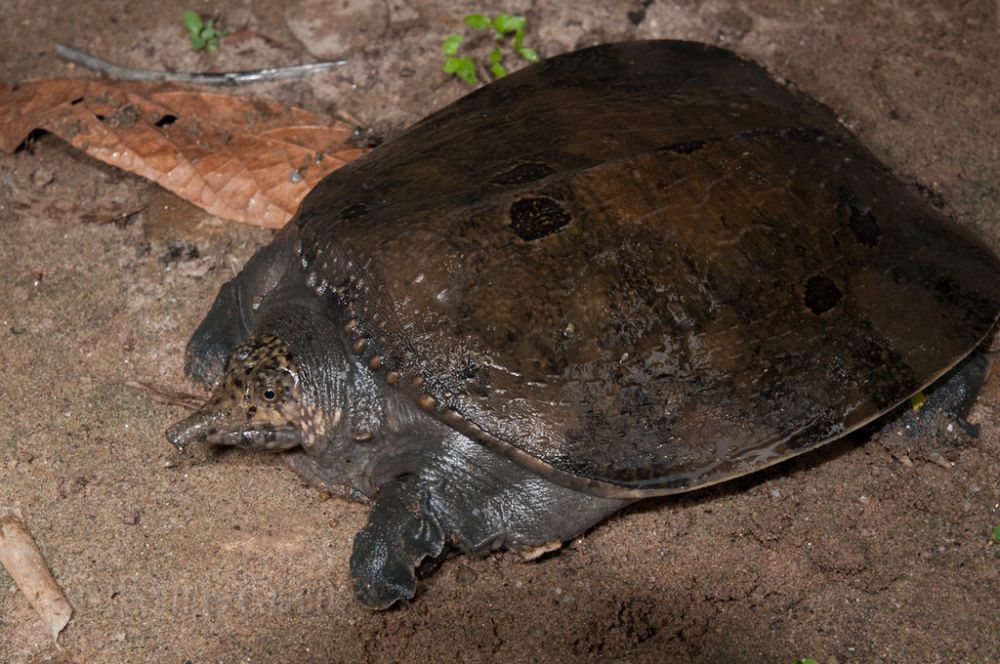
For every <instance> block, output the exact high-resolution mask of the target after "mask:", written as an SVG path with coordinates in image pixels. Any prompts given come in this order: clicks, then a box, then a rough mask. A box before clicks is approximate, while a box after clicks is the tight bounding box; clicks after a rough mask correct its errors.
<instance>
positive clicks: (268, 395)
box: [261, 387, 278, 401]
mask: <svg viewBox="0 0 1000 664" xmlns="http://www.w3.org/2000/svg"><path fill="white" fill-rule="evenodd" d="M261 396H263V397H264V401H274V398H275V397H276V396H278V395H277V394H275V393H274V390H272V389H271V388H270V387H269V388H267V389H266V390H264V394H263V395H261Z"/></svg>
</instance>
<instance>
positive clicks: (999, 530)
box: [993, 523, 1000, 544]
mask: <svg viewBox="0 0 1000 664" xmlns="http://www.w3.org/2000/svg"><path fill="white" fill-rule="evenodd" d="M993 543H994V544H1000V523H998V524H997V525H995V526H993Z"/></svg>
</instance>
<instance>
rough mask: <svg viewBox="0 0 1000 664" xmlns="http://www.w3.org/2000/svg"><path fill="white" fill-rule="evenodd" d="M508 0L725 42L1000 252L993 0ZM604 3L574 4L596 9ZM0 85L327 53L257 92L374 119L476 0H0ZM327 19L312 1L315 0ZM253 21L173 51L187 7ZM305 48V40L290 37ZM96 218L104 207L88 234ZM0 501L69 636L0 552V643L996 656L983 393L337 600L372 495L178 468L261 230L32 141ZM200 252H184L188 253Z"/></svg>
mask: <svg viewBox="0 0 1000 664" xmlns="http://www.w3.org/2000/svg"><path fill="white" fill-rule="evenodd" d="M582 4H585V3H571V2H557V1H555V0H536V1H535V2H527V1H523V0H512V1H511V2H510V3H509V4H505V5H503V6H502V8H503V9H505V10H507V11H512V12H524V13H526V14H527V16H528V17H529V37H528V44H530V45H533V46H535V47H536V48H537V49H538V50H539V51H540V52H541V53H542V54H543V55H554V54H556V53H559V52H562V51H566V50H571V49H572V48H574V47H576V46H584V45H590V44H594V43H599V42H604V41H613V40H622V39H631V38H648V37H674V38H685V39H697V40H702V41H706V42H709V43H716V44H724V45H727V46H729V47H732V48H733V49H735V50H737V51H739V52H740V53H743V54H745V55H748V56H752V57H755V58H757V59H759V60H760V61H762V62H763V63H765V64H766V65H767V66H768V67H769V68H771V70H772V71H773V72H775V73H776V74H778V75H780V76H782V77H785V78H787V79H789V80H792V81H795V82H796V83H797V84H798V85H799V86H801V87H802V88H804V89H806V90H808V91H809V92H811V93H812V94H813V95H815V96H816V97H817V98H819V99H820V100H822V101H824V102H825V103H827V104H829V105H831V106H832V107H833V108H834V109H836V110H837V112H838V113H839V114H840V115H841V117H842V118H843V121H844V122H845V123H846V124H847V125H848V126H850V127H851V128H852V129H853V130H855V131H856V132H857V133H858V134H859V135H860V136H861V137H862V139H863V141H864V142H865V143H867V144H868V145H869V146H870V147H871V148H872V149H873V150H874V152H875V153H876V154H877V155H879V156H880V157H881V158H882V159H883V160H884V161H885V162H886V163H887V164H889V165H890V166H891V167H892V168H893V169H895V170H896V171H897V172H898V173H899V174H900V176H901V177H902V178H904V179H905V180H906V181H908V182H911V183H913V184H914V186H919V187H921V188H922V189H923V190H924V191H925V192H927V193H928V194H929V195H930V196H931V197H932V199H933V200H934V201H935V202H936V203H937V204H939V205H943V206H944V209H945V210H946V211H947V212H948V213H949V214H952V215H954V216H955V217H957V218H958V219H960V220H961V221H962V222H963V223H966V224H968V225H969V226H972V227H975V228H976V229H977V230H978V231H979V232H980V233H982V234H983V235H984V236H985V237H986V238H987V239H988V240H989V241H990V242H991V243H992V244H993V245H994V246H997V247H998V248H1000V32H998V19H997V7H996V6H995V5H994V3H993V2H990V1H989V0H981V1H978V2H977V1H960V0H936V1H935V0H926V1H923V0H877V1H874V2H865V1H862V0H839V1H838V0H826V1H822V2H821V1H816V2H807V1H804V0H780V1H771V0H742V1H739V2H727V1H724V0H706V1H705V2H699V1H697V0H674V1H673V2H669V1H666V0H653V1H652V2H650V1H649V0H645V1H643V2H608V3H601V4H602V5H603V7H602V8H601V9H599V10H597V9H586V8H580V7H579V6H578V5H582ZM595 4H596V3H595ZM3 5H4V6H3V11H2V15H0V79H2V80H6V81H15V80H23V79H28V78H34V77H49V76H66V75H69V76H85V75H87V74H86V72H84V71H81V70H79V69H73V68H70V67H68V66H67V65H66V64H65V63H63V62H61V61H59V60H58V59H56V57H55V56H54V55H53V53H52V51H53V47H54V44H55V43H56V42H61V41H64V42H71V43H73V44H75V45H77V46H80V47H83V48H86V49H88V50H90V51H92V52H95V53H97V54H100V55H102V56H104V57H107V58H110V59H112V60H114V61H117V62H119V63H122V64H128V65H132V66H144V67H153V68H180V69H203V70H209V69H243V68H252V67H260V66H267V65H282V64H291V63H294V62H299V61H303V60H310V59H314V58H315V57H317V56H320V57H323V56H331V57H335V56H339V55H341V54H344V55H346V56H347V58H348V63H347V64H346V65H345V66H344V67H342V68H341V69H340V70H338V71H337V72H335V73H332V74H328V75H323V76H317V77H313V78H309V79H302V80H296V81H290V82H289V81H286V82H282V83H272V84H267V85H259V86H256V87H254V88H251V90H252V91H254V92H257V93H258V94H265V95H270V96H273V97H276V98H279V99H282V100H285V101H290V102H294V103H298V104H301V105H305V106H307V107H308V108H310V109H312V110H317V111H321V112H325V113H330V114H333V113H339V114H341V115H342V116H344V117H349V118H352V119H354V120H355V121H356V122H358V123H360V124H362V125H363V126H365V127H368V128H370V129H371V135H372V136H373V137H378V136H385V135H389V134H391V133H392V132H395V131H398V130H399V129H401V128H402V127H404V126H405V125H407V124H409V123H411V122H413V121H415V120H417V119H418V118H420V117H421V116H423V115H424V114H426V113H427V112H429V111H431V110H433V109H435V108H437V107H440V106H442V105H444V104H445V103H447V102H448V101H451V100H453V99H455V98H457V97H458V96H460V95H462V94H463V93H464V92H465V91H466V88H465V87H464V86H463V85H462V84H461V83H459V82H457V81H449V80H447V79H446V77H445V76H444V75H442V74H441V73H440V72H439V67H440V61H441V57H440V54H439V45H440V40H441V39H442V38H443V37H444V36H445V35H446V34H447V33H449V32H452V31H454V30H456V29H458V28H459V27H460V25H459V22H460V18H461V16H462V15H463V14H464V13H466V11H469V10H474V9H477V8H479V7H478V6H477V5H474V4H473V3H471V2H465V1H461V2H442V1H438V0H435V1H431V2H424V3H418V2H417V1H416V0H386V1H385V2H361V0H337V2H329V3H321V2H318V1H315V0H301V1H300V2H298V3H293V4H292V5H290V6H289V7H288V8H287V9H286V8H285V7H284V5H283V4H282V3H279V2H277V1H276V0H245V1H243V2H224V1H222V0H220V1H219V2H217V3H214V4H211V3H204V2H202V1H201V0H185V1H184V2H180V1H175V0H161V1H160V2H156V3H152V2H144V3H129V2H125V1H123V0H122V1H118V0H95V1H93V2H88V3H79V2H72V3H71V2H68V1H64V2H51V3H45V2H42V3H39V2H28V1H27V0H6V1H5V2H4V3H3ZM324 5H326V6H324ZM188 6H191V7H194V8H196V9H198V10H201V11H203V12H217V13H219V14H221V15H222V16H223V17H224V20H225V21H226V22H227V23H228V24H229V25H231V26H234V27H247V28H248V29H250V30H252V31H256V32H257V33H259V34H262V35H265V36H266V37H268V38H269V39H268V40H265V39H261V38H251V39H249V40H245V41H243V42H240V43H239V44H235V45H227V46H226V47H225V48H224V49H223V50H222V51H221V52H220V53H219V54H218V55H216V56H209V55H200V54H194V53H192V52H191V51H190V49H189V47H188V45H187V44H186V41H185V37H184V35H183V29H182V27H181V26H180V22H179V16H180V13H181V10H182V9H184V8H185V7H188ZM300 38H301V41H300ZM112 219H117V220H118V222H117V223H102V222H108V221H109V220H112ZM0 232H2V234H0V284H2V289H0V323H2V327H0V339H2V342H0V355H2V361H0V505H19V506H20V508H21V509H22V511H23V512H24V514H25V517H26V520H27V522H28V525H29V527H30V528H31V530H32V531H33V533H34V534H35V536H36V537H37V539H38V542H39V544H40V546H41V547H42V549H43V551H44V552H45V555H46V556H47V558H48V561H49V563H50V564H51V567H52V569H53V570H54V571H55V574H56V576H57V577H58V580H59V582H60V584H61V585H62V587H63V588H64V589H65V591H66V593H67V595H68V596H69V598H70V601H71V602H72V603H73V605H74V607H75V609H76V614H75V617H74V619H73V621H72V622H71V623H70V625H69V627H68V628H67V630H66V631H65V633H64V635H63V637H62V645H63V648H64V649H63V650H57V649H56V648H55V647H54V646H53V645H52V643H51V641H50V640H49V639H48V638H47V635H46V633H45V630H44V628H43V627H42V625H41V623H40V621H39V620H38V619H37V618H36V616H35V615H34V614H33V613H32V611H31V609H30V608H29V606H28V603H27V601H26V600H25V598H24V597H23V596H22V595H21V594H20V593H19V592H18V591H17V590H16V589H15V588H14V586H13V584H12V582H11V580H10V578H9V577H7V576H6V575H5V574H4V573H3V572H2V571H0V662H5V663H6V662H10V663H14V662H42V661H67V662H69V661H73V662H135V661H161V662H177V663H178V664H180V663H182V662H188V661H190V662H194V663H202V662H242V661H246V662H251V661H257V662H264V661H275V660H277V659H278V658H282V659H283V660H284V661H287V662H391V661H402V660H404V659H405V660H406V661H463V662H479V661H493V660H496V661H515V660H520V661H580V662H588V661H594V662H596V661H637V662H789V663H790V662H792V661H793V660H794V659H796V658H799V657H813V658H815V659H817V660H818V661H819V662H821V663H822V664H834V663H836V662H839V663H841V664H843V663H846V662H991V661H997V658H998V657H1000V558H998V555H997V554H998V550H1000V547H998V546H997V545H993V544H991V543H990V528H991V527H992V526H993V525H994V524H997V523H1000V509H998V503H1000V487H998V478H1000V410H998V406H997V395H998V393H1000V392H998V390H1000V388H998V384H997V379H996V378H994V380H993V381H991V382H990V383H989V384H988V385H987V387H986V390H985V392H984V393H983V395H982V396H981V398H980V400H979V404H978V405H977V407H976V409H975V410H974V411H973V415H972V419H973V420H975V421H978V422H979V423H981V424H982V434H981V435H980V436H979V437H978V438H975V439H971V438H969V437H967V436H964V435H959V434H957V433H952V434H948V433H947V431H941V432H939V433H936V434H932V435H922V436H909V435H905V434H904V432H903V431H902V429H901V428H900V427H899V426H898V425H897V426H894V427H890V429H889V430H888V431H884V432H883V433H882V434H881V435H874V436H872V435H866V436H855V437H853V438H851V439H850V440H845V441H841V442H838V443H836V444H833V445H831V446H829V447H828V448H826V449H824V450H821V451H819V452H818V453H815V454H811V455H809V456H807V457H805V458H802V459H798V460H794V461H792V462H790V463H786V464H783V465H781V466H779V467H777V468H773V469H771V470H769V471H767V472H764V473H761V474H758V475H755V476H753V477H750V478H745V479H743V480H740V481H737V482H734V483H731V484H730V485H727V486H722V487H717V488H713V489H711V490H707V491H702V492H698V493H696V494H692V495H689V496H686V497H680V498H673V499H660V500H655V501H649V502H647V503H643V504H641V505H639V506H636V507H635V508H634V509H629V510H627V511H626V512H625V513H623V514H621V515H619V516H617V517H615V518H614V519H611V520H610V521H608V522H606V523H605V524H603V525H601V526H599V527H597V528H596V529H594V530H593V531H592V532H590V533H589V534H587V535H586V536H585V537H581V538H579V539H578V540H576V541H574V542H572V543H570V544H569V545H568V546H567V547H566V548H565V549H564V550H563V551H562V552H560V553H558V554H556V555H552V556H548V557H546V558H544V559H542V560H540V561H538V562H534V563H525V562H522V561H521V560H520V558H519V557H518V556H516V555H512V554H497V555H492V556H489V557H487V558H485V559H470V558H464V557H462V558H455V559H451V560H448V561H446V562H444V563H443V564H442V565H441V566H440V567H439V568H438V569H436V570H435V571H434V572H433V573H432V574H430V575H428V576H427V578H425V579H424V580H423V581H422V585H421V587H420V594H419V596H418V598H417V600H416V601H415V602H413V603H412V604H411V605H409V606H406V607H404V608H401V609H398V610H392V611H388V612H384V613H372V612H370V611H368V610H366V609H364V608H362V607H361V606H359V605H358V604H357V603H356V602H355V600H354V598H353V596H352V593H351V591H350V588H351V583H350V579H349V576H348V564H347V563H348V556H349V554H350V548H351V539H352V536H353V533H354V532H355V531H356V530H357V529H358V528H359V527H360V526H361V525H362V524H363V522H364V519H365V508H364V507H363V506H360V505H355V504H348V503H346V502H344V501H342V500H339V499H329V497H327V496H325V495H324V494H322V493H321V492H319V491H317V490H315V489H311V488H308V487H306V486H304V485H303V484H302V482H301V481H300V480H299V479H298V478H297V477H296V476H295V475H293V474H292V473H291V472H290V471H288V470H287V469H286V468H285V467H284V465H283V464H282V462H281V461H280V460H279V459H277V458H274V457H266V456H257V455H251V454H244V453H241V452H238V451H230V452H225V453H219V454H212V455H209V454H202V455H196V456H194V457H185V456H182V455H180V454H179V453H177V452H175V451H174V450H173V449H172V448H171V447H170V446H169V445H168V444H167V443H166V441H165V440H164V438H163V434H162V431H163V429H164V428H165V427H166V426H167V425H168V424H169V423H170V422H171V421H173V420H174V419H176V418H178V417H179V416H180V415H181V414H182V413H181V411H180V410H179V409H177V408H172V407H168V406H163V405H157V404H156V403H153V402H151V401H150V400H149V399H148V398H147V396H146V395H145V394H143V393H142V392H139V391H136V390H134V389H131V388H129V387H127V386H126V385H125V382H126V381H131V380H143V381H150V382H153V383H157V384H161V385H164V386H168V387H172V388H174V389H180V390H191V389H194V388H193V386H192V385H191V384H190V383H188V382H187V380H186V379H185V378H184V377H183V375H182V371H181V367H182V361H183V357H182V356H183V348H184V344H185V342H186V340H187V338H188V336H189V335H190V333H191V332H192V330H193V329H194V327H195V325H196V324H197V322H198V321H199V319H200V317H201V316H202V315H203V314H204V312H205V311H206V310H207V308H208V306H209V305H210V303H211V299H212V298H213V297H214V293H215V291H216V290H217V289H218V287H219V285H220V284H221V283H223V282H224V281H225V280H227V279H229V278H231V276H232V275H233V273H234V270H235V269H237V268H238V266H239V265H240V264H241V263H242V261H244V260H245V259H246V258H247V257H248V256H249V255H250V254H251V253H252V251H253V249H254V247H256V246H258V245H259V244H260V243H263V242H266V241H267V239H268V237H269V236H270V234H269V233H268V232H266V231H261V230H255V229H249V228H240V227H237V226H236V225H234V224H230V223H226V222H221V221H219V220H216V219H213V218H210V217H207V216H206V215H204V214H202V213H200V212H198V211H196V210H189V209H186V208H185V207H183V206H179V205H178V203H177V201H176V199H173V198H171V197H170V196H167V195H164V194H162V193H161V192H160V191H159V190H158V189H157V188H156V187H155V186H153V185H150V184H147V183H145V182H143V181H140V180H138V179H137V178H134V177H132V176H130V175H126V174H123V173H120V172H117V171H115V170H113V169H110V168H107V167H104V166H102V165H100V164H98V163H97V162H95V161H92V160H91V159H89V158H87V157H86V156H83V155H81V154H79V153H77V152H76V151H74V150H72V149H70V148H68V147H67V146H66V145H64V144H62V143H61V142H60V141H58V140H56V139H54V138H52V137H45V138H42V139H41V140H39V141H38V142H37V143H36V144H35V145H34V147H33V149H30V150H23V151H21V152H19V153H18V154H16V155H13V156H5V157H0ZM190 244H193V245H194V246H196V247H197V255H198V257H197V258H192V257H191V252H190V250H189V245H190Z"/></svg>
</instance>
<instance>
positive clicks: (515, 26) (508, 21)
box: [493, 14, 527, 35]
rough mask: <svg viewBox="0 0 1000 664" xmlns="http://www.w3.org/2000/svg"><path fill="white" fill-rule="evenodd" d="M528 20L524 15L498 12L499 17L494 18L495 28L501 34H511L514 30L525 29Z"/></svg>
mask: <svg viewBox="0 0 1000 664" xmlns="http://www.w3.org/2000/svg"><path fill="white" fill-rule="evenodd" d="M526 20H527V19H525V18H524V17H523V16H511V15H510V14H497V17H496V18H495V19H493V29H494V30H496V31H497V32H498V33H499V34H501V35H509V34H510V33H512V32H517V31H518V30H523V29H524V24H525V21H526Z"/></svg>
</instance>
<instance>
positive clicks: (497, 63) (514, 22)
mask: <svg viewBox="0 0 1000 664" xmlns="http://www.w3.org/2000/svg"><path fill="white" fill-rule="evenodd" d="M464 20H465V24H466V25H467V26H469V27H470V28H472V29H474V30H492V31H493V50H491V51H490V54H489V56H488V57H487V63H488V65H489V66H488V67H487V69H488V70H489V72H490V74H492V75H493V77H494V78H503V77H504V76H506V75H507V68H506V67H504V66H503V47H504V46H506V45H509V46H510V48H511V49H512V50H513V51H514V52H515V53H517V54H518V55H519V56H521V57H522V58H524V59H525V60H527V61H528V62H538V59H539V58H538V54H537V53H535V51H534V49H531V48H528V47H526V46H525V45H524V26H525V23H527V19H526V18H524V17H523V16H511V15H510V14H498V15H497V16H496V18H492V19H491V18H489V17H488V16H484V15H482V14H469V15H468V16H466V17H465V19H464ZM464 39H465V38H464V37H462V35H458V34H455V35H449V36H448V37H447V38H446V39H445V40H444V43H443V44H442V45H441V47H442V50H443V51H444V56H445V59H444V72H445V73H446V74H454V75H455V76H458V77H459V78H460V79H462V80H463V81H465V82H466V83H468V84H469V85H475V84H476V83H478V82H479V76H478V73H477V70H476V62H475V60H473V59H472V57H471V56H468V55H459V53H458V47H459V46H461V45H462V42H463V41H464Z"/></svg>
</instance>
